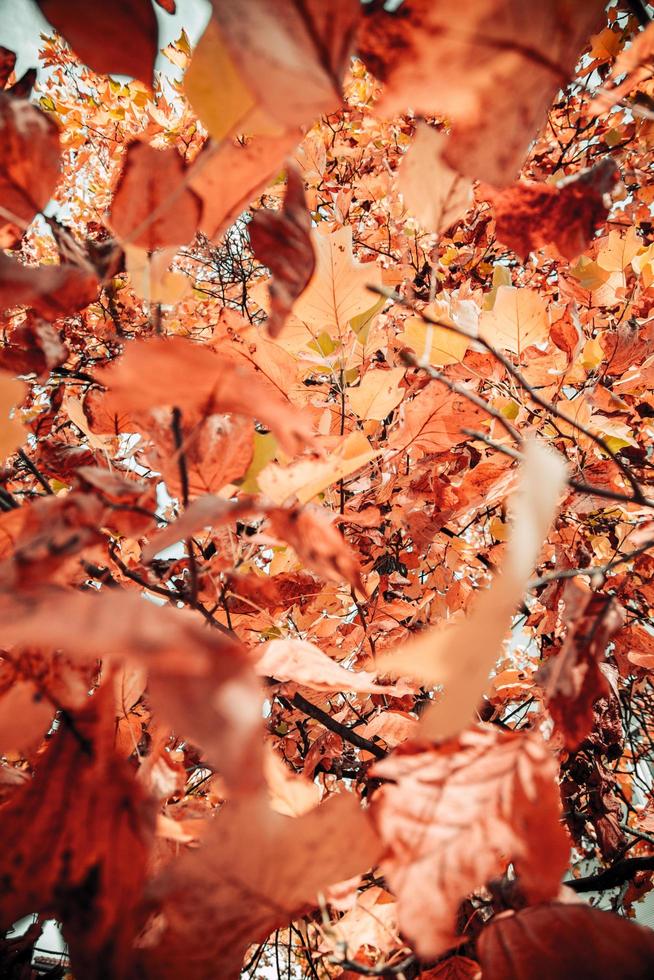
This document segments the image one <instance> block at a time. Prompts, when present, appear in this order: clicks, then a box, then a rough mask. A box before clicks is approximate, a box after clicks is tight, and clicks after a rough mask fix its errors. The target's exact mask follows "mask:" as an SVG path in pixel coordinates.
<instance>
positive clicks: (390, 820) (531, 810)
mask: <svg viewBox="0 0 654 980" xmlns="http://www.w3.org/2000/svg"><path fill="white" fill-rule="evenodd" d="M556 773H557V767H556V763H555V760H554V758H553V757H552V756H550V754H549V752H548V750H547V748H546V747H545V745H544V744H543V742H542V741H541V740H540V738H539V737H538V736H536V735H534V734H525V733H522V732H520V733H516V732H508V731H501V730H499V729H497V728H493V727H492V726H490V725H489V726H477V727H475V728H473V729H470V730H468V731H466V732H464V733H463V734H462V735H461V736H460V737H459V738H458V739H456V740H452V741H450V742H446V743H444V744H442V745H441V746H435V747H431V748H426V749H424V750H423V751H420V750H419V749H416V747H415V745H413V746H411V745H406V746H403V747H401V748H399V749H397V750H396V752H395V753H394V754H393V755H392V756H391V757H389V758H388V759H384V760H382V761H381V762H378V763H376V764H375V766H374V768H373V774H374V775H375V776H377V777H379V778H382V779H389V780H392V781H393V782H392V783H389V784H386V785H384V786H382V788H381V789H380V790H379V792H378V793H377V794H376V795H375V797H374V800H373V808H372V813H373V819H374V820H375V824H376V826H377V827H378V830H379V833H380V836H381V837H382V840H383V841H384V843H385V844H386V847H387V849H388V850H387V856H386V857H385V859H384V860H383V862H382V869H383V872H384V875H385V877H386V880H387V881H388V882H389V884H390V886H391V888H392V889H393V891H394V893H395V894H396V895H397V898H398V902H399V920H400V928H401V929H402V931H403V932H404V933H405V934H406V935H407V936H408V937H409V938H410V939H411V942H412V944H413V945H414V947H415V949H416V952H417V953H418V955H419V956H421V957H423V958H430V957H433V956H438V955H439V954H440V953H442V952H443V951H444V950H446V949H448V948H449V947H450V946H453V945H455V944H456V942H457V937H456V935H455V918H456V912H457V909H458V906H459V904H460V902H461V901H462V900H463V899H464V898H465V897H466V895H468V894H469V893H470V892H472V891H474V890H476V889H478V888H481V887H482V886H483V885H484V884H485V883H486V882H488V881H489V880H490V879H491V878H493V877H495V876H496V875H499V874H501V873H502V872H503V871H504V869H505V867H506V864H507V863H508V862H509V861H513V862H514V863H515V865H516V870H517V872H518V876H519V881H520V885H521V887H522V888H523V889H524V892H525V894H527V895H528V896H529V897H530V898H531V900H532V901H543V900H546V899H548V898H552V897H554V896H555V895H556V894H557V892H558V890H559V883H560V880H561V877H562V875H563V871H564V869H565V868H566V866H567V861H568V854H569V844H568V841H567V837H566V835H565V833H564V831H563V829H562V827H561V825H560V823H559V821H560V817H561V803H560V799H559V792H558V787H557V784H556Z"/></svg>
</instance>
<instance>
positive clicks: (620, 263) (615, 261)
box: [597, 225, 643, 272]
mask: <svg viewBox="0 0 654 980" xmlns="http://www.w3.org/2000/svg"><path fill="white" fill-rule="evenodd" d="M642 247H643V243H642V241H641V239H640V237H639V235H638V232H637V231H636V229H635V228H634V226H633V225H630V226H629V228H628V229H627V234H626V235H621V234H620V232H619V231H616V230H615V229H614V230H613V231H611V232H610V233H609V235H608V237H607V238H606V239H605V241H604V243H603V244H602V245H601V246H600V248H599V250H598V252H597V264H598V265H599V266H600V268H602V269H606V271H607V272H622V270H623V269H624V268H625V266H627V265H629V263H630V262H631V260H632V259H633V258H634V256H636V255H637V254H638V252H640V250H641V248H642Z"/></svg>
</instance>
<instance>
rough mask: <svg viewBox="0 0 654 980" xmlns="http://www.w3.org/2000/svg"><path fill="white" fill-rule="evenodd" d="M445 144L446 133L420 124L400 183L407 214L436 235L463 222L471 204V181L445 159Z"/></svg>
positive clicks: (401, 173)
mask: <svg viewBox="0 0 654 980" xmlns="http://www.w3.org/2000/svg"><path fill="white" fill-rule="evenodd" d="M446 143H447V137H446V136H445V135H444V134H443V133H439V132H438V131H437V130H435V129H432V127H431V126H428V125H427V124H426V123H424V122H420V121H419V122H418V123H417V125H416V133H415V136H414V137H413V142H412V144H411V146H410V147H409V149H408V150H407V153H406V156H405V157H404V159H403V160H402V166H401V167H400V173H399V176H398V179H397V189H398V190H399V191H400V193H401V194H402V197H403V198H404V203H405V204H406V206H407V208H408V210H409V211H410V212H411V214H412V215H413V216H414V217H415V218H417V219H418V221H419V222H420V224H421V225H422V226H423V228H425V229H426V230H427V231H432V232H435V233H436V234H440V233H441V232H443V231H446V230H447V229H448V228H449V227H450V226H451V225H453V224H454V223H455V222H456V221H458V220H459V219H460V218H462V217H463V215H464V214H465V213H466V211H467V210H468V208H469V207H470V205H471V204H472V181H471V180H470V179H469V178H467V177H461V176H460V175H459V174H457V173H456V172H455V171H454V170H452V169H451V167H449V166H448V165H447V163H445V162H444V160H443V159H442V152H443V148H444V146H445V144H446Z"/></svg>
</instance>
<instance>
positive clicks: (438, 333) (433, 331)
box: [400, 299, 479, 367]
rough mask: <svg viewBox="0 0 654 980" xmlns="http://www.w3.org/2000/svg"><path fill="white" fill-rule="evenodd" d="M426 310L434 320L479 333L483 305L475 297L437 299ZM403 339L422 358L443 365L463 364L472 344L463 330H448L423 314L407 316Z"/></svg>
mask: <svg viewBox="0 0 654 980" xmlns="http://www.w3.org/2000/svg"><path fill="white" fill-rule="evenodd" d="M423 313H424V314H426V315H427V316H430V317H431V318H432V319H433V320H440V322H441V323H443V324H447V325H449V326H456V327H461V329H463V330H465V332H466V333H468V334H473V335H475V336H476V335H477V330H478V324H479V309H478V307H477V305H476V304H475V303H473V301H472V300H469V299H467V300H452V302H451V303H448V302H447V301H446V300H440V299H439V300H435V302H433V303H430V304H429V306H426V307H425V309H424V310H423ZM400 339H401V340H402V342H403V343H404V344H406V346H407V347H411V348H412V349H413V350H414V351H415V352H416V355H417V357H418V359H419V360H420V361H421V362H423V363H427V364H436V365H438V366H439V367H445V366H446V365H448V364H459V363H460V362H461V361H462V360H463V358H464V355H465V353H466V351H467V350H468V347H469V346H470V340H469V339H468V337H464V336H463V334H460V333H457V331H456V330H448V329H447V327H446V326H443V327H439V326H436V325H435V324H432V323H427V322H426V321H425V320H423V318H422V317H419V316H410V317H407V318H406V320H405V321H404V333H402V334H401V337H400Z"/></svg>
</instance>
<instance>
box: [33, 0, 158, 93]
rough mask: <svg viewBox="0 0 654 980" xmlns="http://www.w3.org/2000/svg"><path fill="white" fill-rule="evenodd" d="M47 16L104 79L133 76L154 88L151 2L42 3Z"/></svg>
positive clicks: (60, 0)
mask: <svg viewBox="0 0 654 980" xmlns="http://www.w3.org/2000/svg"><path fill="white" fill-rule="evenodd" d="M38 2H39V6H40V7H41V10H42V11H43V14H44V16H45V17H47V19H48V20H49V21H50V23H51V24H52V25H53V27H56V29H57V30H58V31H59V33H60V34H62V35H63V36H64V37H65V38H66V40H67V41H68V42H69V44H70V45H71V47H72V48H73V50H74V51H75V54H77V55H78V56H79V57H80V58H81V60H82V61H84V62H85V63H86V64H87V65H88V66H89V68H91V69H92V70H93V71H97V72H100V73H101V74H103V75H129V76H130V77H131V78H138V79H140V81H142V82H145V84H146V85H148V86H151V85H152V73H153V71H154V61H155V58H156V56H157V18H156V17H155V13H154V9H153V7H152V4H151V2H150V0H106V2H103V3H102V4H100V5H98V6H96V7H94V8H93V10H91V9H90V7H89V5H88V3H86V0H38Z"/></svg>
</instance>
